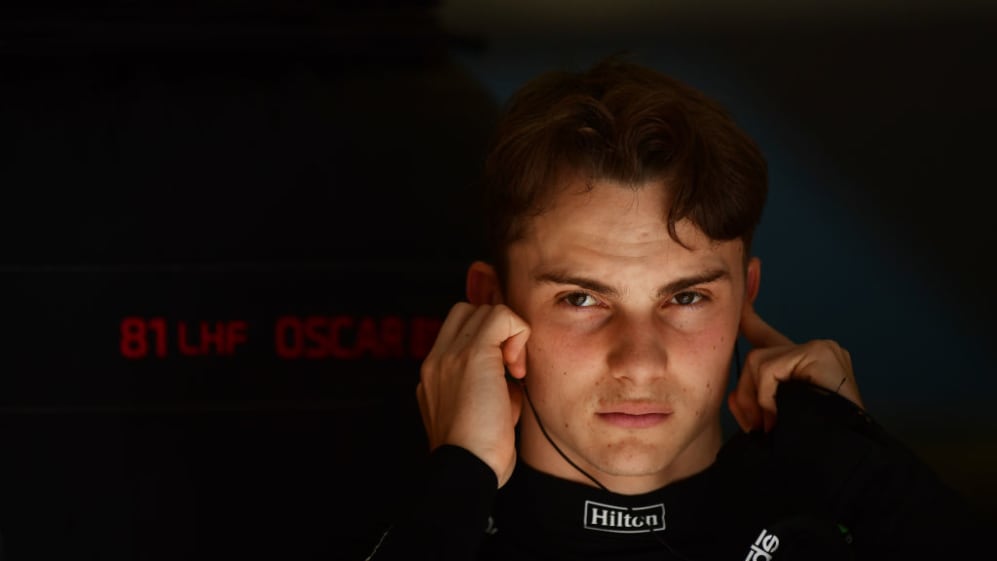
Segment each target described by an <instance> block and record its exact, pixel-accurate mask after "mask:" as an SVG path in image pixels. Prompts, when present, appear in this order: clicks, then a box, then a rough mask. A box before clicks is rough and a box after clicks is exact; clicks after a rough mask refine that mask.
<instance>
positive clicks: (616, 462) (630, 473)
mask: <svg viewBox="0 0 997 561" xmlns="http://www.w3.org/2000/svg"><path fill="white" fill-rule="evenodd" d="M611 449H612V450H613V451H612V452H610V453H607V454H603V455H602V456H601V457H599V458H594V459H595V460H596V461H595V462H594V465H595V467H597V468H598V469H599V471H602V472H603V473H606V474H609V475H613V476H624V477H647V476H654V475H660V474H663V473H664V472H665V471H666V470H667V469H668V468H669V466H670V465H671V464H672V462H673V461H674V460H675V454H674V451H673V450H671V449H670V448H664V449H663V448H662V446H661V444H660V443H657V444H656V445H652V444H649V443H623V444H618V445H614V446H612V447H611Z"/></svg>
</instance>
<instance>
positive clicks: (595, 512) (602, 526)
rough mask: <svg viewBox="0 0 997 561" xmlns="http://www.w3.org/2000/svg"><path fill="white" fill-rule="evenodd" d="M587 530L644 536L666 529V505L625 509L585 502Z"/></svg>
mask: <svg viewBox="0 0 997 561" xmlns="http://www.w3.org/2000/svg"><path fill="white" fill-rule="evenodd" d="M585 529H586V530H598V531H600V532H615V533H617V534H643V533H647V532H658V531H661V530H664V529H665V505H663V504H656V505H651V506H642V507H638V508H629V509H628V508H624V507H620V506H613V505H605V504H602V503H596V502H592V501H585Z"/></svg>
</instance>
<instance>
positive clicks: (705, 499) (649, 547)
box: [370, 382, 984, 561]
mask: <svg viewBox="0 0 997 561" xmlns="http://www.w3.org/2000/svg"><path fill="white" fill-rule="evenodd" d="M777 405H778V408H779V420H778V423H777V426H776V428H775V429H773V430H772V431H771V432H769V433H767V434H764V433H752V434H738V435H735V436H734V437H732V438H731V439H730V440H728V442H727V443H726V444H725V445H724V446H723V448H722V449H721V451H720V453H719V454H718V456H717V459H716V461H715V462H714V463H713V464H712V465H711V466H710V467H709V468H708V469H706V470H704V471H702V472H700V473H698V474H696V475H694V476H692V477H690V478H687V479H684V480H681V481H677V482H673V483H671V484H669V485H667V486H665V487H663V488H661V489H658V490H655V491H652V492H650V493H646V494H641V495H619V494H615V493H612V492H608V491H604V490H602V489H598V488H596V487H592V486H589V485H585V484H580V483H575V482H571V481H567V480H563V479H560V478H557V477H554V476H551V475H548V474H545V473H542V472H540V471H537V470H535V469H533V468H531V467H530V466H528V465H526V464H525V463H523V462H520V463H519V464H518V465H517V466H516V469H515V471H514V473H513V476H512V478H511V479H510V480H509V482H508V484H507V485H505V486H504V487H503V488H502V489H501V490H499V491H497V492H496V486H497V481H496V478H495V475H494V472H492V471H491V469H490V468H489V467H488V466H487V465H486V464H484V462H481V461H480V460H479V459H478V458H477V457H475V456H474V455H473V454H471V453H470V452H468V451H467V450H464V449H462V448H459V447H455V446H442V447H440V448H438V449H437V450H435V451H434V452H433V454H432V456H431V458H430V463H429V469H428V471H427V474H426V479H425V485H424V488H423V491H424V492H423V493H422V495H421V498H420V499H419V500H418V501H416V503H415V504H413V505H411V508H410V509H409V510H408V511H407V514H406V515H405V516H403V517H402V518H401V519H400V520H399V521H398V523H397V524H395V526H394V527H392V528H391V529H390V530H389V531H388V532H387V533H386V534H385V536H384V538H383V539H382V541H381V543H380V544H378V546H377V548H376V550H375V551H374V553H373V554H372V556H371V557H370V558H371V559H375V560H382V559H455V560H456V559H461V560H471V559H485V560H493V559H495V560H497V559H521V560H530V559H545V560H550V559H579V560H584V559H614V560H615V559H619V560H633V561H644V560H664V559H674V560H692V561H701V560H712V559H730V560H738V561H741V560H747V561H768V560H771V559H775V560H783V561H785V560H794V559H801V560H802V559H806V560H814V561H820V560H838V559H877V560H879V559H904V560H908V559H942V558H952V559H959V558H962V556H964V555H965V556H969V555H970V552H973V554H974V555H975V550H976V547H978V544H981V543H982V536H983V535H984V532H983V522H982V520H981V519H980V518H979V517H976V516H975V515H974V514H973V513H972V512H971V511H970V510H969V508H968V506H967V505H966V504H965V503H964V501H963V500H962V498H961V497H959V496H957V495H956V494H955V493H954V492H953V491H952V490H951V489H949V488H948V487H946V486H945V485H943V484H942V483H941V482H940V481H939V480H938V478H937V477H936V476H935V475H934V474H933V473H932V472H931V471H930V470H929V469H928V468H927V467H926V466H925V465H924V464H922V463H921V462H920V461H919V460H918V459H917V458H916V457H914V455H912V454H911V453H910V452H909V451H908V450H907V449H905V448H903V447H902V446H900V445H899V444H898V443H897V442H896V441H895V440H893V439H891V438H890V437H888V436H887V435H886V434H885V433H884V432H883V431H882V429H881V428H880V427H879V426H878V425H877V424H876V423H875V422H874V421H873V420H872V419H871V418H870V417H869V416H868V415H866V413H865V412H864V411H862V410H861V409H860V408H858V407H856V406H854V405H853V404H852V403H851V402H849V401H847V400H846V399H844V398H841V397H840V396H837V395H835V394H833V393H830V392H826V391H823V390H820V389H818V388H815V387H813V386H809V385H806V384H802V383H797V382H793V383H785V384H782V385H781V386H780V390H779V396H778V397H777ZM967 558H968V557H967Z"/></svg>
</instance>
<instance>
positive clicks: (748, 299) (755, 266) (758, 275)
mask: <svg viewBox="0 0 997 561" xmlns="http://www.w3.org/2000/svg"><path fill="white" fill-rule="evenodd" d="M761 281H762V261H761V260H760V259H758V258H757V257H752V258H751V259H749V260H748V268H747V271H746V272H745V277H744V289H745V294H744V296H745V298H744V304H745V305H749V304H754V303H755V298H757V297H758V288H759V285H760V284H761Z"/></svg>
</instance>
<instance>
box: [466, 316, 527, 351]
mask: <svg viewBox="0 0 997 561" xmlns="http://www.w3.org/2000/svg"><path fill="white" fill-rule="evenodd" d="M529 332H530V326H529V325H528V324H527V323H526V322H525V321H523V319H522V318H520V317H519V316H518V315H516V314H515V313H514V312H513V311H512V310H511V309H509V308H508V307H507V306H504V305H501V304H499V305H497V306H494V307H493V308H491V309H490V310H489V311H488V317H487V320H485V321H483V322H482V324H481V326H480V328H479V330H478V334H477V337H476V342H477V343H478V344H481V345H483V346H485V347H490V348H494V349H496V350H498V351H499V354H500V357H499V358H500V359H502V360H503V361H505V359H506V358H507V355H506V353H507V351H506V346H508V347H509V349H508V353H509V354H508V358H510V359H511V362H516V361H517V360H519V355H521V354H523V348H524V346H525V345H526V339H527V338H529ZM510 339H511V340H512V341H511V342H510Z"/></svg>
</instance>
